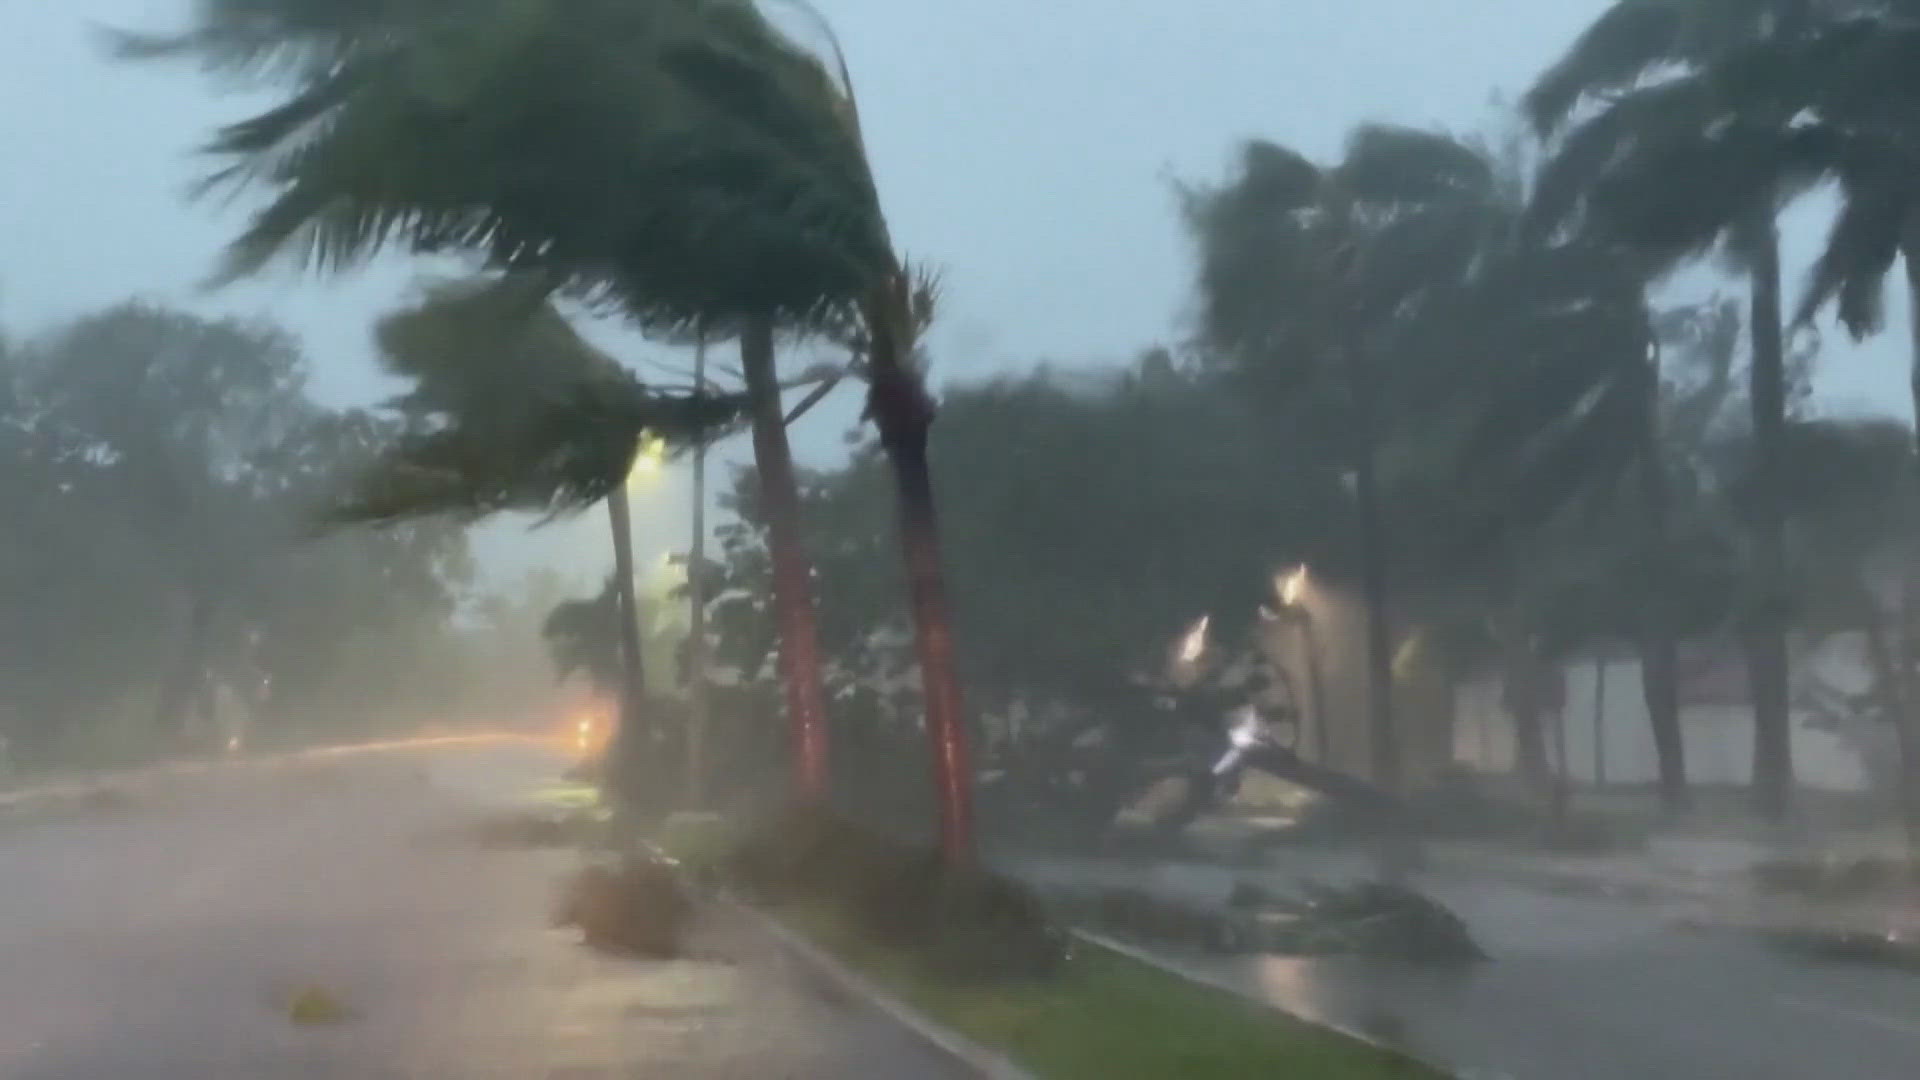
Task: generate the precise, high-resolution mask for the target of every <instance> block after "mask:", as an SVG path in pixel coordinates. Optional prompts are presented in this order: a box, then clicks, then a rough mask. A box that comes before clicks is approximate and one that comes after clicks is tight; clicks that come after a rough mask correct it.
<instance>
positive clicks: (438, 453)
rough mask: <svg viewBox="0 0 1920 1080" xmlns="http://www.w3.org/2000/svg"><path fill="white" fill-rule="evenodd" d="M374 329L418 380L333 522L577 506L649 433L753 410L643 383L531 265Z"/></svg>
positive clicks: (593, 495)
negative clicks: (564, 311) (583, 331)
mask: <svg viewBox="0 0 1920 1080" xmlns="http://www.w3.org/2000/svg"><path fill="white" fill-rule="evenodd" d="M377 337H378V340H379V342H380V346H381V355H382V358H383V361H384V363H385V366H386V367H387V369H388V371H390V372H391V373H392V374H394V375H395V376H398V377H400V378H403V379H408V380H411V381H412V383H413V386H412V388H411V389H410V390H409V391H408V392H407V393H405V394H403V395H401V396H400V397H398V398H396V399H394V401H393V402H391V403H390V404H391V406H392V407H393V408H394V409H395V410H397V411H398V413H399V414H400V415H401V416H402V417H404V418H405V419H406V420H407V421H408V428H407V431H406V434H405V435H404V436H403V437H402V438H401V439H400V441H399V443H398V444H397V445H396V446H395V447H394V448H393V449H392V450H391V451H390V452H389V453H387V454H385V455H383V456H382V457H381V458H380V459H379V460H378V461H377V462H375V463H374V464H373V465H372V466H371V467H370V468H368V469H367V470H366V471H365V472H363V473H362V474H361V476H360V477H359V478H358V479H357V481H356V483H355V484H354V486H353V488H352V490H351V491H349V492H348V493H347V495H346V496H345V498H344V499H343V500H342V501H341V502H340V504H339V505H337V506H335V507H334V508H332V510H331V511H330V513H329V515H328V517H329V519H330V520H332V521H335V522H372V523H381V524H391V523H393V522H396V521H402V520H407V519H410V518H415V517H421V516H427V515H434V514H446V515H450V516H452V517H454V518H456V519H459V520H463V521H464V520H472V519H474V518H478V517H483V516H485V515H488V514H492V513H495V512H498V511H502V510H525V511H533V512H536V513H543V514H547V515H550V516H551V515H557V514H563V513H570V512H577V511H579V510H583V509H585V508H586V507H589V506H592V505H593V504H595V503H597V502H599V501H600V500H601V499H603V498H605V497H606V496H607V494H608V493H609V492H611V491H613V490H614V489H615V488H617V487H618V486H619V485H620V484H621V483H624V482H625V480H626V477H627V475H628V473H629V472H630V471H631V469H632V466H633V461H634V457H635V455H636V454H638V452H639V450H640V445H641V442H642V440H643V439H645V438H648V437H654V438H659V439H661V440H662V441H664V442H665V443H667V444H668V445H669V446H673V447H683V446H686V445H688V444H690V443H693V442H696V441H699V440H701V439H706V438H711V437H713V436H714V435H715V434H716V433H718V432H720V431H723V430H725V429H726V428H728V427H731V426H733V425H735V424H737V423H738V422H739V420H740V418H741V416H742V415H743V413H744V411H745V400H744V398H743V397H742V396H740V395H667V394H662V393H660V392H658V391H655V390H651V389H649V388H647V387H645V386H643V385H642V384H641V383H640V382H639V381H638V380H637V379H635V378H634V377H633V376H632V375H631V374H630V373H628V372H627V370H626V369H625V368H622V367H621V366H620V365H619V364H617V363H615V362H614V360H613V359H612V358H611V357H609V356H607V355H606V354H605V353H603V352H601V351H600V350H598V349H596V348H594V347H593V346H592V345H591V344H589V343H588V342H587V341H586V340H585V339H584V338H582V337H581V336H580V334H579V332H578V331H577V330H575V329H574V328H573V326H572V325H571V324H570V323H568V321H567V320H566V319H565V318H564V317H563V316H562V315H561V314H560V312H559V311H558V310H557V309H556V308H555V307H554V306H553V304H552V302H551V301H550V299H549V298H548V296H547V294H546V292H545V290H544V289H543V287H542V286H541V285H540V283H539V282H537V281H531V280H529V279H527V278H524V277H517V276H507V277H503V278H499V279H481V280H477V281H469V282H461V283H458V284H454V285H447V286H441V287H438V288H435V289H433V290H432V291H430V292H429V294H428V295H427V296H426V297H425V298H424V299H422V300H421V301H420V302H419V303H418V304H416V305H414V306H412V307H409V308H407V309H404V310H402V311H399V312H396V313H394V314H392V315H389V316H387V317H386V318H385V319H383V320H381V322H380V325H379V328H378V333H377Z"/></svg>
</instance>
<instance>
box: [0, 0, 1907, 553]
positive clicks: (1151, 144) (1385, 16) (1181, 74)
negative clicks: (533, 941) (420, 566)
mask: <svg viewBox="0 0 1920 1080" xmlns="http://www.w3.org/2000/svg"><path fill="white" fill-rule="evenodd" d="M817 3H818V6H819V7H820V8H822V9H823V10H824V11H825V12H826V13H827V14H828V15H829V16H830V17H831V18H832V19H833V21H834V23H835V24H836V26H837V27H838V29H839V31H840V35H841V39H842V43H843V45H844V46H845V48H846V51H847V54H848V58H849V60H850V62H851V64H852V67H853V70H854V77H855V80H856V85H857V89H858V91H859V93H860V96H861V102H862V110H863V117H864V119H865V122H866V126H867V132H868V139H869V144H870V146H871V148H872V151H873V153H874V155H875V157H876V159H877V168H878V171H879V179H880V184H881V189H882V192H883V194H884V197H885V200H886V204H887V208H888V211H889V213H890V216H891V220H892V224H893V231H894V235H895V237H896V238H897V240H898V241H899V242H900V244H901V245H902V246H903V247H905V248H906V249H907V250H908V251H909V253H910V254H912V255H914V256H915V257H917V258H920V259H923V260H926V261H929V262H932V263H934V264H935V265H937V266H940V267H942V268H943V269H944V272H945V277H946V285H947V294H946V302H945V307H944V309H943V316H942V320H941V324H940V326H939V328H938V330H937V331H936V333H935V335H934V340H933V350H932V351H933V355H934V359H935V364H936V374H937V376H938V377H939V378H941V379H951V378H965V377H968V376H971V375H976V374H988V373H992V372H995V371H1005V370H1010V369H1016V368H1020V367H1024V366H1027V365H1030V364H1031V363H1033V362H1034V361H1035V360H1038V359H1042V358H1051V359H1055V360H1059V361H1063V362H1070V363H1082V362H1104V361H1112V360H1121V359H1125V358H1127V357H1129V356H1131V355H1132V354H1134V353H1136V352H1137V351H1138V350H1140V349H1141V348H1143V347H1145V346H1148V345H1151V344H1153V343H1155V342H1159V341H1165V340H1168V339H1170V338H1173V337H1176V336H1178V335H1180V334H1181V333H1182V332H1183V326H1184V314H1185V312H1186V310H1187V308H1188V306H1189V292H1190V289H1189V277H1190V262H1191V260H1190V252H1189V250H1188V247H1187V244H1186V242H1185V240H1184V238H1183V236H1182V234H1181V232H1180V229H1179V225H1178V221H1177V220H1176V217H1175V214H1174V209H1173V200H1172V198H1171V195H1170V189H1171V181H1172V179H1173V178H1175V177H1180V178H1187V179H1207V178H1212V177H1216V176H1218V175H1220V174H1221V173H1222V171H1223V169H1224V168H1225V167H1226V166H1227V165H1228V164H1229V162H1230V161H1231V154H1232V151H1233V148H1234V146H1235V145H1236V144H1237V143H1238V142H1239V141H1240V140H1242V139H1244V138H1247V137H1250V136H1260V137H1264V138H1270V139H1274V140H1277V141H1281V142H1284V143H1287V144H1289V145H1292V146H1295V147H1297V148H1299V149H1302V150H1304V151H1306V152H1307V153H1309V154H1311V155H1315V156H1321V157H1331V156H1334V155H1336V154H1337V153H1338V151H1339V147H1340V143H1341V139H1342V137H1343V135H1344V133H1345V132H1346V131H1347V130H1348V129H1350V128H1351V127H1352V126H1353V125H1355V124H1356V123H1360V122H1363V121H1368V120H1391V121H1394V122H1399V123H1411V124H1420V125H1429V126H1437V127H1447V128H1452V129H1456V130H1467V129H1484V128H1486V127H1488V126H1489V125H1491V124H1493V123H1497V122H1499V117H1498V114H1497V113H1496V112H1495V110H1494V109H1493V107H1492V104H1491V103H1492V101H1493V95H1494V94H1495V93H1496V92H1504V93H1506V94H1507V95H1508V96H1512V95H1513V94H1514V93H1516V92H1517V91H1518V90H1519V89H1520V88H1521V87H1523V86H1524V85H1525V83H1526V82H1527V80H1528V79H1529V78H1531V77H1532V76H1533V75H1534V74H1535V73H1537V71H1538V70H1539V69H1540V67H1541V66H1542V65H1543V64H1545V63H1546V62H1548V61H1549V60H1550V59H1551V58H1552V57H1553V56H1554V55H1555V54H1557V52H1558V51H1559V50H1561V49H1562V48H1564V47H1565V45H1566V44H1567V43H1568V42H1569V41H1570V40H1571V38H1572V37H1573V35H1574V34H1575V33H1577V32H1578V30H1579V29H1580V27H1581V26H1582V25H1584V24H1585V23H1586V22H1587V21H1588V20H1589V19H1590V18H1591V17H1592V15H1593V14H1594V13H1595V12H1597V11H1598V10H1600V9H1601V8H1603V7H1604V6H1605V5H1604V3H1603V2H1602V0H1338V2H1336V0H1287V2H1279V0H1185V2H1184V3H1166V2H1164V0H1162V2H1153V3H1149V2H1145V0H1119V2H1116V0H1045V2H1044V3H1035V2H1033V0H969V2H966V3H931V2H924V0H904V2H903V0H817ZM184 10H185V7H184V3H183V0H0V31H4V32H3V33H0V132H4V133H5V136H6V146H7V155H6V157H5V158H0V323H4V325H6V326H7V327H8V328H9V329H10V330H12V331H14V332H21V331H30V330H32V329H33V328H35V327H39V326H43V325H45V324H47V323H48V322H50V321H53V320H56V319H61V318H65V317H69V316H72V315H75V314H78V313H80V312H83V311H86V310H88V309H91V308H96V307H100V306H104V305H107V304H111V303H113V302H115V301H118V300H121V299H124V298H126V297H129V296H143V297H148V298H153V299H161V300H166V301H170V302H177V303H182V304H185V305H188V306H191V307H194V308H197V309H201V310H206V311H223V312H239V313H244V314H252V315H264V316H268V317H271V318H273V319H276V320H278V321H280V322H281V323H283V324H285V325H286V326H288V327H290V328H291V329H293V330H294V331H296V332H297V333H298V334H300V335H301V337H302V338H303V339H304V340H305V342H306V345H307V348H308V351H309V353H310V355H311V357H312V361H313V367H314V382H315V386H316V389H317V390H318V392H319V393H320V394H321V395H322V396H323V397H325V398H327V399H329V400H333V401H339V402H361V401H367V400H372V399H375V398H378V397H380V396H382V395H383V394H384V393H386V392H387V391H388V389H390V388H389V387H385V386H383V385H382V384H381V382H380V380H379V378H378V376H377V374H376V372H375V369H374V366H373V362H372V359H371V348H370V345H369V341H368V327H369V324H370V321H371V319H372V318H373V317H374V316H375V315H376V314H377V313H378V312H380V311H382V310H383V309H385V308H387V307H390V306H392V305H393V304H394V303H395V302H397V301H398V300H399V299H401V298H402V297H404V295H405V294H406V291H407V289H408V286H409V283H410V281H411V280H412V278H413V275H414V273H415V272H416V271H417V269H418V267H417V266H416V265H414V264H410V263H408V262H407V261H405V260H403V259H399V258H394V259H389V260H386V261H383V262H381V263H379V264H377V265H375V266H373V267H371V268H370V269H368V270H367V271H364V272H361V273H358V274H355V275H353V276H350V277H347V278H343V279H337V280H333V281H324V282H323V281H315V280H312V279H303V278H298V277H295V276H293V275H292V274H291V272H286V273H283V274H281V275H280V276H278V277H276V278H275V279H273V280H271V281H268V282H264V283H259V284H249V285H247V286H244V287H240V288H235V289H232V290H228V291H226V292H223V293H221V294H218V295H212V296H209V295H206V294H203V293H199V292H197V291H196V289H195V282H197V281H198V280H200V279H201V278H202V277H203V276H204V275H205V274H206V272H207V270H208V269H209V267H211V266H212V265H213V262H214V259H215V256H216V253H217V252H218V249H219V247H220V245H221V244H222V242H223V241H224V240H225V239H226V238H227V237H228V236H230V235H231V234H232V232H233V231H234V230H235V228H236V226H237V222H238V220H239V215H238V213H237V212H234V211H230V210H229V211H223V210H222V209H221V208H220V207H218V206H215V205H197V206H195V205H188V204H186V203H185V202H183V200H182V191H183V189H184V187H185V186H186V184H187V183H188V181H189V180H190V179H191V178H192V177H194V176H195V175H196V174H197V173H198V171H199V170H200V169H201V168H202V166H203V163H202V162H199V161H196V160H195V158H194V157H193V155H192V153H191V151H192V148H193V146H194V145H195V144H196V143H197V142H198V141H199V140H201V139H202V138H204V137H205V135H206V134H207V132H208V131H209V130H210V129H211V128H212V127H213V126H214V125H215V124H217V123H219V122H221V121H222V120H225V119H230V118H233V117H235V116H237V115H240V114H241V113H243V112H245V111H246V108H247V106H248V104H249V102H248V101H246V100H244V99H240V98H233V97H225V98H223V97H221V96H218V95H217V94H216V93H214V91H213V90H212V89H211V88H210V87H209V86H208V84H207V83H206V82H205V81H203V80H201V79H200V78H198V77H197V75H196V74H195V73H194V72H192V71H190V70H187V69H184V68H175V67H165V66H163V67H139V68H134V67H128V66H125V65H120V64H115V63H111V62H108V61H107V60H105V59H103V57H102V55H101V53H100V50H99V49H98V47H97V43H96V41H95V39H94V38H93V37H92V36H91V35H90V33H89V30H88V27H89V26H90V25H95V24H110V25H119V26H135V27H142V28H164V27H168V26H172V25H178V20H179V18H180V16H181V14H182V13H183V12H184ZM1818 221H1819V209H1818V207H1817V206H1816V207H1810V208H1808V209H1806V210H1805V211H1803V212H1801V213H1798V214H1796V215H1794V219H1793V220H1792V221H1790V222H1789V226H1788V229H1787V236H1788V250H1787V257H1788V260H1789V261H1788V266H1789V268H1790V273H1793V274H1795V275H1796V276H1797V274H1798V272H1799V271H1800V269H1801V268H1803V267H1804V266H1805V263H1806V260H1807V258H1808V257H1809V255H1810V252H1811V250H1812V247H1813V245H1814V244H1815V243H1816V242H1817V239H1818V235H1819V224H1818ZM1903 311H1904V308H1903V306H1901V305H1896V309H1895V312H1894V314H1895V317H1896V318H1898V317H1903V314H1902V313H1903ZM1902 336H1903V335H1900V334H1894V335H1890V336H1889V337H1888V338H1887V339H1885V340H1883V341H1881V342H1877V343H1874V344H1872V345H1870V346H1868V347H1867V348H1865V349H1859V350H1855V349H1851V348H1845V347H1841V346H1839V345H1838V344H1837V343H1835V342H1834V341H1833V340H1832V339H1834V338H1835V337H1836V335H1829V338H1830V344H1829V349H1828V354H1827V358H1826V361H1825V363H1826V368H1825V374H1824V375H1823V376H1822V381H1821V383H1820V392H1821V396H1822V398H1823V400H1824V402H1826V404H1827V405H1828V407H1831V408H1844V409H1858V408H1873V409H1878V410H1883V411H1889V412H1895V413H1899V414H1901V415H1904V414H1905V412H1906V406H1905V403H1904V394H1905V391H1904V384H1905V378H1904V356H1903V353H1902V351H1901V348H1900V345H1899V339H1900V338H1901V337H1902ZM623 344H624V343H623ZM623 351H625V352H631V353H633V354H635V355H636V356H637V355H639V354H643V353H646V352H648V351H649V350H648V349H647V347H646V346H645V345H643V344H634V345H632V346H631V347H629V348H625V349H623ZM856 412H857V401H856V400H855V399H854V395H853V394H852V393H851V392H848V391H842V393H841V400H837V401H835V402H833V403H831V406H830V407H823V408H822V409H820V410H819V411H818V412H817V413H816V414H814V415H812V416H810V417H809V418H808V419H807V420H805V421H803V422H802V423H801V424H800V425H798V426H797V428H796V431H795V440H796V449H797V450H798V452H799V453H800V455H801V457H802V458H803V459H804V460H811V461H816V462H821V461H828V460H831V459H832V457H833V456H834V455H835V454H837V453H838V452H839V448H840V446H841V445H842V444H841V435H842V433H843V432H844V431H845V430H846V429H847V427H848V426H849V425H850V424H851V423H852V421H853V418H854V416H855V414H856ZM745 453H746V448H745V447H744V446H733V447H729V448H727V450H726V451H725V452H724V453H723V454H722V457H723V458H730V459H735V460H738V459H739V458H740V457H742V456H743V455H744V454H745ZM683 471H684V470H676V472H675V474H673V475H670V476H667V477H664V478H662V479H661V481H659V482H658V485H657V488H656V490H654V491H652V492H651V493H650V494H649V495H648V496H647V498H646V499H644V500H643V502H642V506H641V508H640V509H642V510H648V511H650V512H649V513H643V514H641V515H640V516H642V517H643V518H644V519H645V520H644V521H643V523H642V534H643V539H644V541H645V545H646V546H647V547H648V548H649V549H650V550H651V552H652V555H653V557H656V558H657V557H658V553H659V552H661V551H664V550H665V549H666V548H667V547H668V546H670V545H677V544H679V543H681V537H682V536H683V535H684V529H685V526H684V521H685V513H684V508H685V503H686V493H685V489H684V477H683V476H682V475H679V473H681V472H683ZM720 471H721V472H722V473H724V468H723V469H721V470H720ZM603 533H604V525H603V524H602V522H601V521H600V519H599V518H598V516H597V515H596V516H593V517H589V518H586V519H583V520H582V521H579V522H574V523H568V524H565V525H562V526H558V527H553V528H550V529H548V530H545V531H543V532H540V533H536V534H533V535H531V536H529V535H528V534H526V533H525V532H524V531H523V530H522V529H521V528H520V527H518V526H517V525H514V526H495V527H492V528H489V529H486V530H483V535H482V536H481V538H480V542H481V548H482V551H483V553H484V554H485V556H486V557H487V559H488V560H489V563H490V564H491V565H492V566H494V567H495V568H496V569H497V570H499V571H500V572H512V571H513V570H515V569H517V568H518V567H521V566H525V565H528V564H530V563H532V562H536V561H538V562H551V563H555V564H557V565H559V566H561V567H563V568H565V569H567V570H568V571H569V572H571V573H576V574H578V575H580V576H582V577H584V578H592V577H596V576H598V575H599V574H600V573H601V572H602V571H603V567H604V566H605V565H606V562H607V557H606V545H605V544H604V543H603V542H602V540H601V537H602V535H603Z"/></svg>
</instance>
